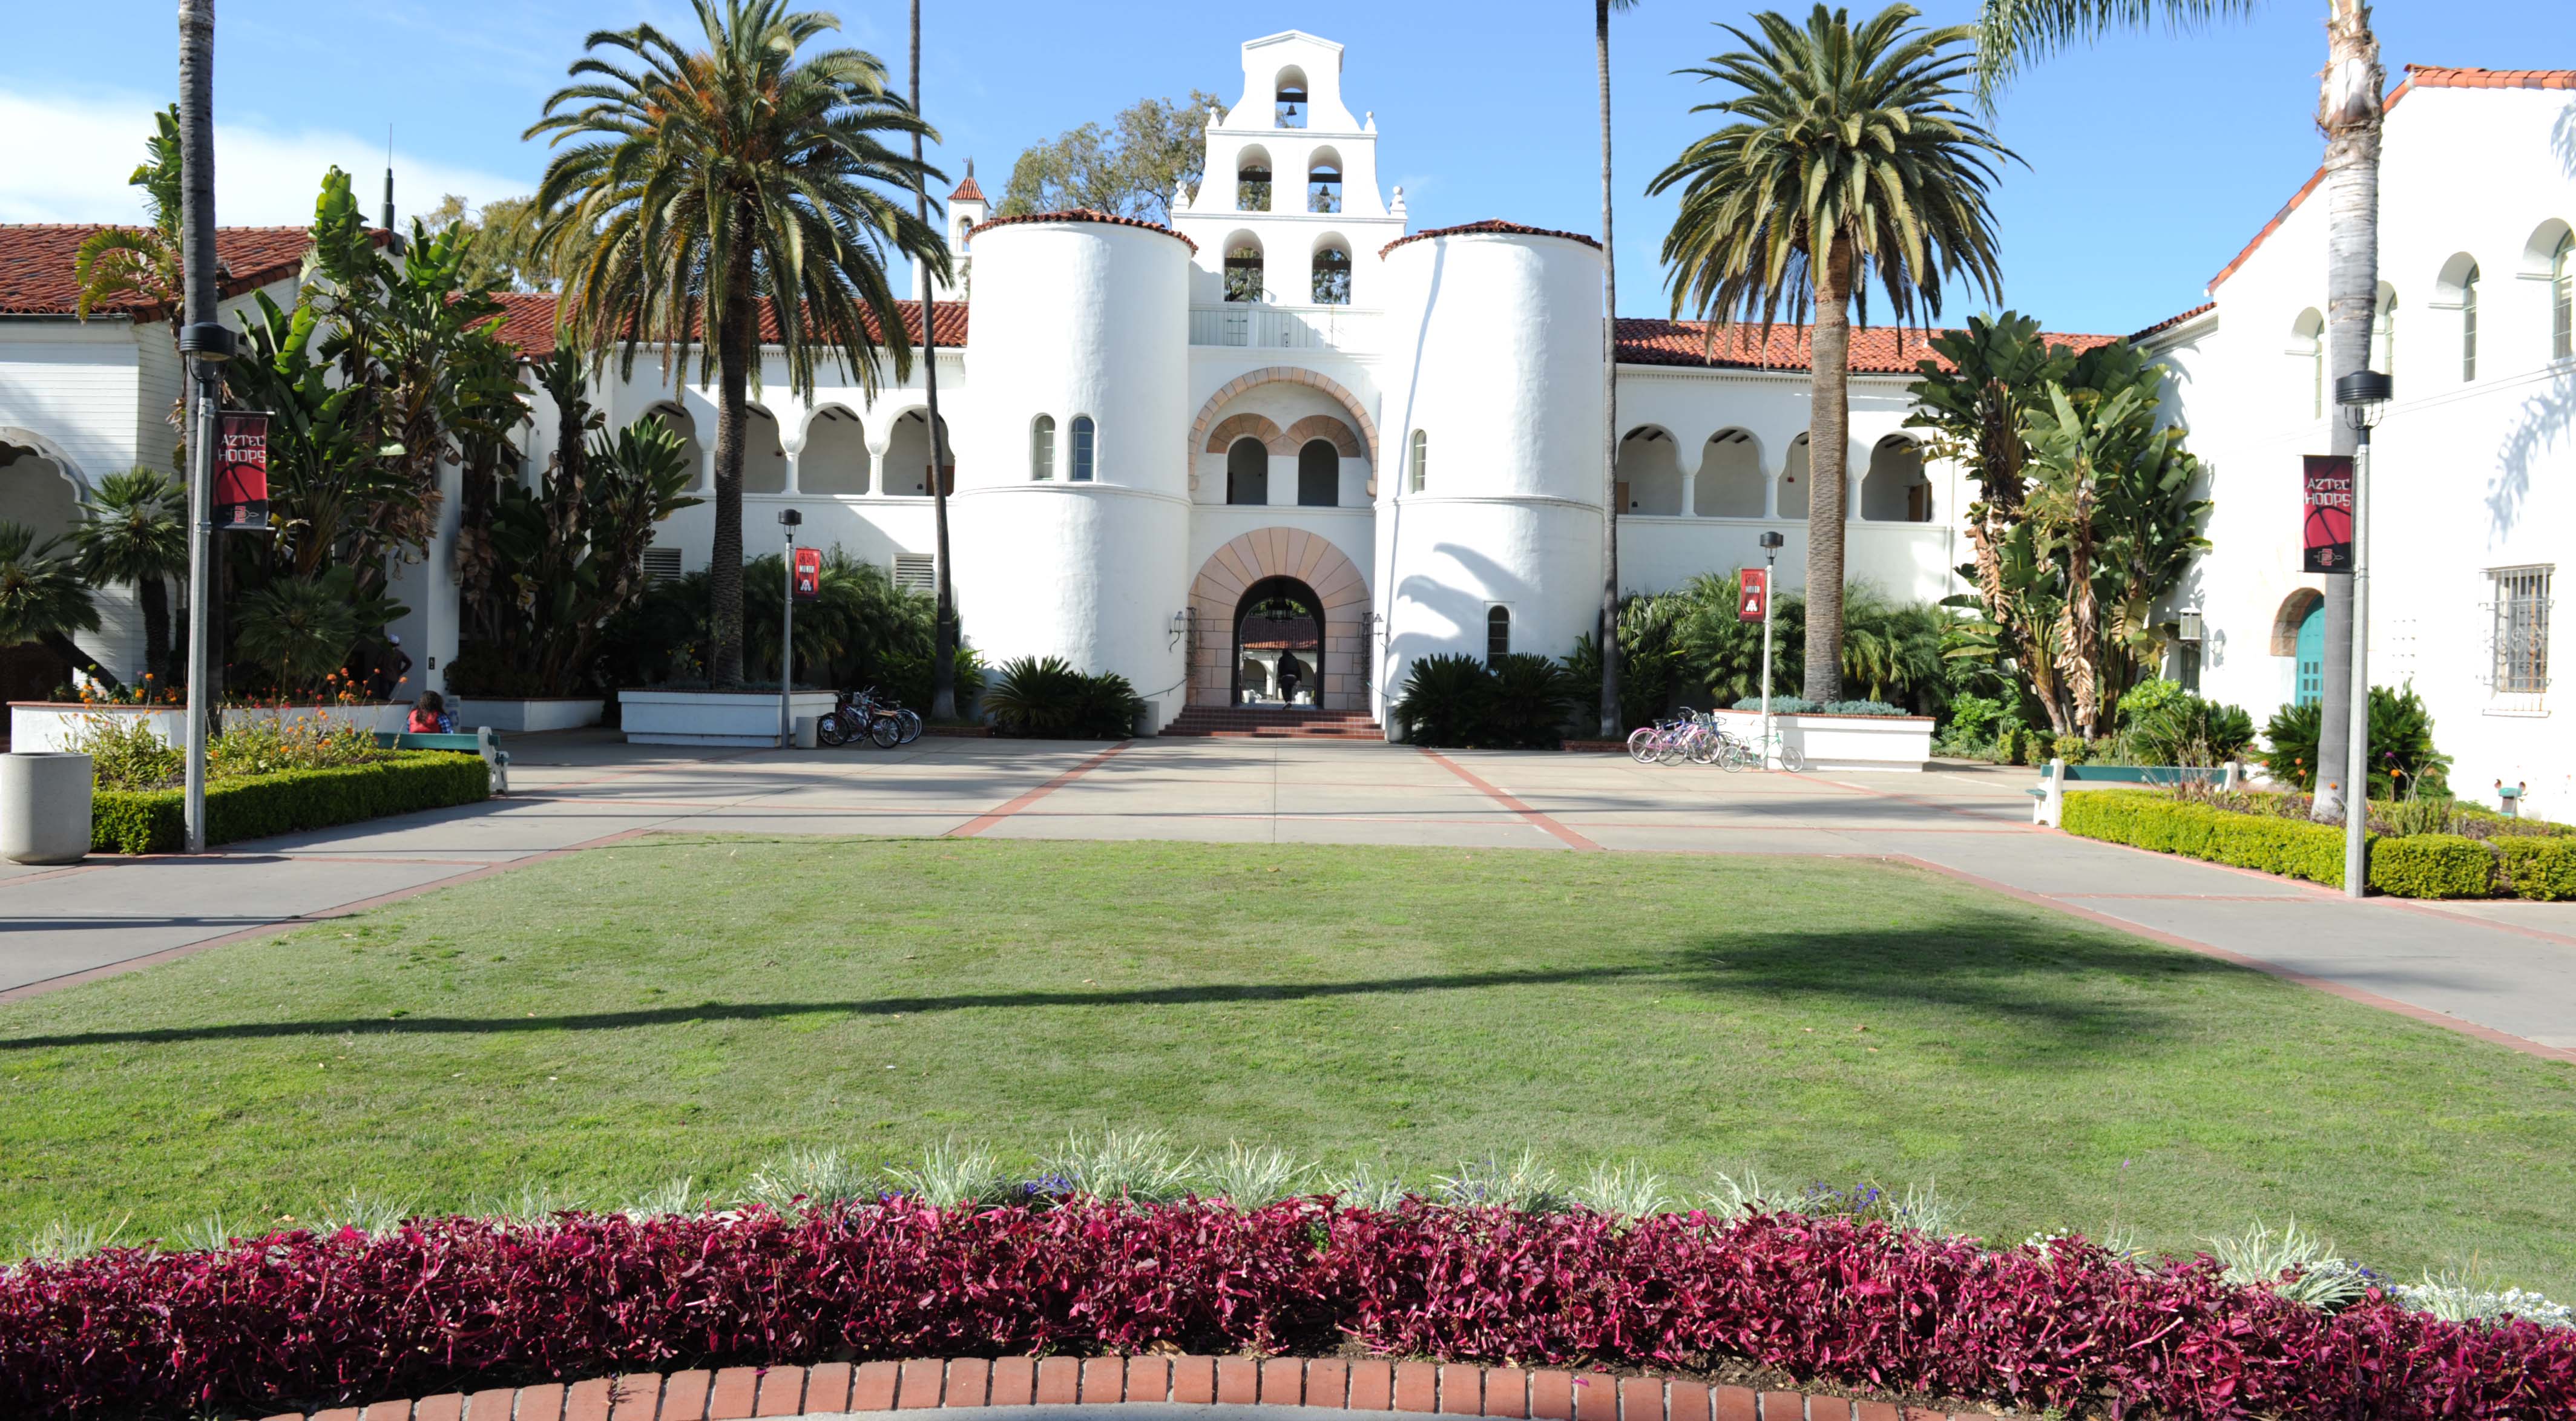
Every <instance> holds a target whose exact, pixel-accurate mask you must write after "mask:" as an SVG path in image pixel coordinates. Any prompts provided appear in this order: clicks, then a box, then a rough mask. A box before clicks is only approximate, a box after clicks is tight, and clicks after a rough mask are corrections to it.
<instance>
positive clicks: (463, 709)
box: [447, 696, 608, 735]
mask: <svg viewBox="0 0 2576 1421" xmlns="http://www.w3.org/2000/svg"><path fill="white" fill-rule="evenodd" d="M447 709H448V713H449V714H451V715H453V716H455V717H456V728H457V729H459V730H474V729H491V730H499V731H506V732H508V733H510V734H513V735H538V734H543V733H544V732H546V731H549V730H579V729H581V728H582V727H584V726H590V725H597V724H599V721H600V718H601V717H602V716H604V715H605V714H607V712H608V702H606V701H604V700H601V699H600V698H598V697H597V696H593V697H590V698H588V699H586V700H585V699H583V698H581V697H579V696H572V697H559V696H536V697H527V698H523V699H518V700H504V699H501V698H499V697H496V696H450V697H448V698H447Z"/></svg>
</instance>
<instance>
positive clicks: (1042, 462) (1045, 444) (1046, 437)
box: [1029, 414, 1055, 483]
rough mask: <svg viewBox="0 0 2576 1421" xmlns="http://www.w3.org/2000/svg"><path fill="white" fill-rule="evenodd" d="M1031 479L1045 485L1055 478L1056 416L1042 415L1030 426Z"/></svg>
mask: <svg viewBox="0 0 2576 1421" xmlns="http://www.w3.org/2000/svg"><path fill="white" fill-rule="evenodd" d="M1029 477H1030V478H1031V479H1032V480H1034V481H1036V482H1038V483H1045V482H1047V481H1049V480H1051V479H1053V478H1054V477H1055V416H1054V415H1051V414H1042V415H1039V416H1038V418H1037V423H1035V424H1033V425H1030V426H1029Z"/></svg>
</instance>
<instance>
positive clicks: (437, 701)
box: [403, 691, 456, 735]
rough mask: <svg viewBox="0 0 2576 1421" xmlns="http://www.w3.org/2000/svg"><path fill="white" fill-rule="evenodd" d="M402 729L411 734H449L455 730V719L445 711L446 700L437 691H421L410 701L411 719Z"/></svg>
mask: <svg viewBox="0 0 2576 1421" xmlns="http://www.w3.org/2000/svg"><path fill="white" fill-rule="evenodd" d="M403 729H404V730H405V731H406V732H408V733H410V734H413V735H449V734H453V733H454V732H455V730H456V720H455V717H453V716H450V715H449V714H448V713H447V702H446V700H445V699H444V698H442V697H441V696H440V695H439V694H438V692H436V691H423V692H421V693H420V699H419V700H417V701H414V702H412V707H411V719H410V721H409V722H407V723H406V724H405V725H404V726H403Z"/></svg>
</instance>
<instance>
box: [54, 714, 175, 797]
mask: <svg viewBox="0 0 2576 1421" xmlns="http://www.w3.org/2000/svg"><path fill="white" fill-rule="evenodd" d="M65 748H66V749H70V750H76V751H79V752H80V753H81V754H84V755H87V756H88V757H89V774H90V783H92V784H94V785H96V786H97V787H98V788H100V789H102V790H110V789H121V790H145V789H160V788H161V787H163V786H164V785H171V784H176V783H178V781H179V778H180V777H181V776H182V775H184V774H185V773H187V763H188V762H187V756H186V755H184V754H182V753H181V752H180V751H179V750H178V749H177V748H176V747H174V746H172V745H170V744H169V743H168V742H166V741H164V740H163V739H162V738H161V735H160V732H158V731H156V730H154V729H153V728H152V720H151V717H149V716H140V715H114V714H108V713H105V712H102V713H100V714H97V715H93V716H91V717H89V724H88V725H87V726H85V727H83V728H81V729H80V730H77V731H74V732H72V735H71V737H70V739H69V740H68V742H67V743H66V745H65Z"/></svg>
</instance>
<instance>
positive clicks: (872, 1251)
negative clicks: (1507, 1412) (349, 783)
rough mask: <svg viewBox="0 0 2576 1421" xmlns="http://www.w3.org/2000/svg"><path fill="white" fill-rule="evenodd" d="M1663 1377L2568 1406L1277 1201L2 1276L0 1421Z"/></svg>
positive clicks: (2013, 1286) (2092, 1256)
mask: <svg viewBox="0 0 2576 1421" xmlns="http://www.w3.org/2000/svg"><path fill="white" fill-rule="evenodd" d="M1351 1348H1356V1349H1358V1350H1361V1351H1365V1352H1366V1353H1368V1354H1371V1355H1375V1356H1396V1357H1432V1358H1441V1359H1446V1360H1453V1361H1462V1362H1484V1361H1493V1362H1502V1361H1509V1362H1511V1363H1513V1364H1516V1365H1520V1366H1531V1365H1539V1366H1569V1365H1601V1366H1610V1367H1652V1368H1657V1369H1676V1370H1684V1371H1705V1370H1715V1369H1717V1368H1719V1367H1721V1366H1725V1365H1728V1364H1730V1363H1741V1364H1747V1365H1751V1366H1755V1367H1760V1368H1764V1369H1767V1370H1772V1371H1777V1372H1781V1373H1785V1374H1787V1375H1789V1376H1791V1377H1793V1378H1796V1379H1797V1380H1799V1381H1801V1382H1807V1381H1813V1380H1818V1379H1823V1380H1827V1381H1831V1382H1834V1383H1837V1384H1841V1385H1849V1386H1870V1387H1875V1388H1878V1389H1881V1390H1884V1391H1889V1392H1895V1393H1899V1394H1912V1395H1930V1396H1952V1397H1962V1398H1970V1399H1974V1400H1976V1401H1979V1402H1983V1403H1988V1404H1994V1405H2000V1406H2004V1407H2009V1408H2011V1409H2013V1410H2015V1411H2023V1412H2032V1413H2036V1412H2040V1411H2043V1410H2046V1411H2050V1412H2052V1413H2053V1414H2060V1415H2064V1414H2076V1415H2082V1416H2087V1417H2117V1416H2129V1417H2155V1418H2159V1421H2242V1418H2246V1417H2266V1418H2272V1421H2354V1419H2355V1418H2361V1417H2368V1418H2372V1421H2436V1419H2437V1418H2439V1421H2507V1419H2508V1418H2514V1421H2520V1418H2532V1421H2537V1418H2541V1417H2550V1418H2563V1417H2566V1416H2569V1415H2576V1329H2570V1328H2551V1327H2544V1326H2542V1325H2541V1324H2539V1323H2537V1322H2533V1321H2529V1320H2525V1319H2513V1320H2508V1321H2500V1322H2494V1323H2458V1322H2447V1321H2444V1320H2442V1319H2439V1318H2436V1317H2432V1316H2430V1315H2428V1314H2425V1313H2420V1312H2412V1311H2408V1310H2407V1309H2405V1308H2403V1307H2401V1306H2399V1305H2397V1304H2396V1303H2394V1302H2393V1301H2391V1300H2389V1299H2388V1298H2387V1297H2386V1296H2385V1295H2384V1294H2382V1293H2380V1292H2379V1291H2378V1290H2376V1289H2373V1290H2371V1291H2370V1292H2368V1293H2366V1294H2365V1295H2364V1296H2363V1298H2362V1299H2361V1300H2359V1301H2358V1302H2356V1303H2354V1304H2353V1305H2352V1306H2351V1307H2349V1308H2346V1309H2344V1310H2343V1311H2341V1312H2336V1313H2326V1312H2322V1311H2319V1310H2317V1309H2315V1308H2311V1307H2307V1306H2305V1305H2303V1304H2300V1303H2297V1302H2293V1301H2291V1300H2289V1299H2287V1298H2284V1297H2282V1296H2280V1295H2279V1294H2278V1293H2277V1292H2275V1291H2273V1290H2272V1289H2269V1288H2262V1287H2242V1286H2237V1285H2234V1284H2230V1283H2228V1282H2226V1281H2225V1280H2224V1279H2223V1278H2222V1277H2221V1273H2220V1268H2219V1265H2218V1264H2217V1263H2216V1262H2215V1261H2214V1260H2212V1259H2210V1258H2208V1257H2207V1256H2201V1257H2197V1258H2192V1259H2188V1260H2180V1261H2172V1262H2160V1261H2132V1260H2130V1259H2127V1258H2123V1257H2121V1256H2119V1255H2117V1254H2114V1253H2112V1252H2110V1251H2108V1250H2106V1249H2104V1248H2102V1247H2100V1246H2099V1245H2096V1244H2092V1243H2088V1242H2085V1241H2084V1240H2082V1239H2073V1238H2070V1239H2059V1240H2055V1241H2052V1242H2050V1243H2048V1244H2046V1245H2044V1246H2031V1245H2024V1246H2022V1247H2019V1248H2007V1249H1988V1248H1986V1247H1984V1246H1982V1245H1980V1244H1978V1243H1977V1242H1976V1241H1975V1240H1972V1239H1965V1238H1938V1237H1933V1236H1931V1235H1927V1234H1922V1233H1913V1232H1902V1231H1899V1230H1896V1229H1893V1228H1890V1227H1889V1226H1887V1225H1886V1224H1884V1223H1877V1222H1867V1223H1864V1222H1860V1221H1856V1220H1851V1219H1840V1218H1811V1217H1804V1216H1800V1215H1796V1214H1757V1215H1755V1216H1753V1217H1750V1218H1747V1219H1743V1220H1740V1221H1733V1222H1729V1221H1725V1220H1721V1219H1716V1218H1712V1217H1710V1216H1708V1215H1705V1214H1657V1215H1650V1216H1648V1217H1645V1218H1639V1219H1633V1220H1632V1219H1624V1218H1615V1217H1611V1216H1608V1215H1603V1214H1596V1213H1591V1212H1588V1211H1575V1212H1571V1213H1562V1214H1530V1213H1518V1212H1514V1211H1511V1210H1507V1209H1498V1208H1495V1209H1488V1208H1447V1207H1436V1206H1432V1205H1427V1204H1424V1203H1422V1202H1421V1201H1418V1200H1411V1201H1407V1202H1405V1203H1403V1204H1401V1205H1398V1206H1397V1207H1395V1208H1392V1209H1383V1210H1380V1209H1364V1208H1350V1207H1344V1206H1341V1205H1339V1204H1337V1203H1334V1202H1332V1201H1329V1200H1323V1199H1300V1200H1291V1201H1287V1202H1283V1203H1277V1204H1271V1205H1267V1206H1265V1207H1262V1208H1258V1209H1248V1210H1238V1209H1235V1208H1233V1207H1231V1206H1228V1205H1226V1204H1223V1203H1206V1202H1198V1201H1190V1202H1183V1203H1175V1204H1162V1205H1152V1204H1129V1203H1125V1202H1106V1201H1102V1200H1098V1199H1092V1198H1087V1197H1079V1196H1077V1197H1073V1198H1067V1199H1061V1200H1055V1199H1038V1200H1033V1201H1031V1202H1030V1203H1027V1204H1022V1205H1011V1206H1005V1207H991V1208H983V1207H975V1206H961V1207H957V1208H950V1209H936V1208H932V1207H929V1206H927V1205H924V1204H921V1203H918V1202H916V1201H914V1200H911V1199H908V1198H904V1197H902V1196H896V1197H894V1198H891V1199H888V1200H886V1201H884V1202H883V1203H867V1204H855V1205H841V1206H834V1207H829V1208H824V1209H819V1210H815V1211H812V1212H810V1213H797V1214H779V1213H774V1212H772V1211H770V1210H768V1209H765V1208H757V1207H755V1208H749V1209H745V1210H742V1211H740V1212H734V1213H708V1214H694V1215H685V1216H669V1215H665V1216H648V1215H621V1214H580V1213H567V1214H562V1215H559V1216H557V1217H556V1218H554V1219H552V1220H549V1221H546V1222H543V1223H509V1222H504V1221H498V1220H475V1219H436V1220H422V1221H417V1222H413V1223H408V1224H405V1225H403V1226H401V1227H400V1228H398V1229H395V1230H392V1231H390V1232H387V1233H385V1234H382V1235H378V1236H374V1237H370V1236H369V1235H367V1234H365V1233H363V1232H360V1231H359V1230H357V1229H354V1228H351V1229H342V1230H339V1231H337V1232H335V1233H330V1234H316V1233H311V1232H306V1231H302V1230H294V1231H287V1232H281V1233H277V1234H272V1235H270V1236H268V1237H266V1238H262V1239H256V1240H250V1241H244V1242H238V1243H235V1244H233V1245H231V1246H229V1247H226V1248H222V1249H218V1250H215V1251H212V1252H195V1251H170V1252H157V1251H154V1250H152V1249H147V1248H118V1249H110V1250H107V1251H105V1252H102V1253H99V1254H95V1255H93V1256H90V1257H87V1258H82V1259H78V1260H72V1261H58V1260H52V1259H41V1258H40V1259H30V1260H28V1261H26V1262H24V1263H21V1264H18V1265H17V1266H15V1267H13V1268H0V1414H5V1415H8V1416H10V1417H13V1418H20V1417H23V1418H29V1421H45V1419H46V1418H74V1417H102V1416H112V1417H155V1418H158V1417H182V1416H199V1415H204V1414H206V1413H208V1412H225V1413H229V1414H241V1413H242V1412H244V1411H247V1412H248V1414H250V1415H254V1416H256V1415H260V1414H263V1412H270V1411H274V1410H277V1409H279V1407H280V1403H282V1402H286V1401H293V1402H295V1403H297V1404H298V1405H299V1406H300V1405H302V1404H305V1403H308V1402H321V1403H323V1404H332V1403H339V1404H352V1403H358V1402H364V1401H367V1400H369V1399H372V1398H382V1397H388V1396H414V1395H420V1394H424V1393H427V1392H432V1391H438V1390H446V1389H454V1390H473V1389H475V1388H477V1387H483V1386H498V1385H505V1384H512V1383H517V1382H521V1381H533V1380H537V1379H541V1378H556V1377H572V1376H582V1375H600V1374H604V1373H608V1372H613V1371H637V1370H666V1369H667V1370H677V1369H679V1368H680V1367H682V1366H695V1367H703V1366H724V1365H731V1364H743V1365H761V1364H770V1365H786V1364H793V1363H802V1362H818V1361H823V1360H826V1359H834V1358H839V1359H855V1358H874V1357H886V1358H911V1357H954V1356H994V1355H1004V1356H1007V1355H1013V1354H1023V1353H1040V1354H1046V1355H1073V1356H1080V1355H1084V1354H1087V1353H1093V1352H1113V1353H1115V1352H1124V1353H1151V1352H1157V1351H1191V1352H1224V1353H1234V1352H1245V1351H1251V1352H1261V1353H1271V1354H1286V1355H1310V1356H1311V1355H1330V1354H1332V1353H1334V1352H1336V1351H1338V1350H1343V1349H1351Z"/></svg>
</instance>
